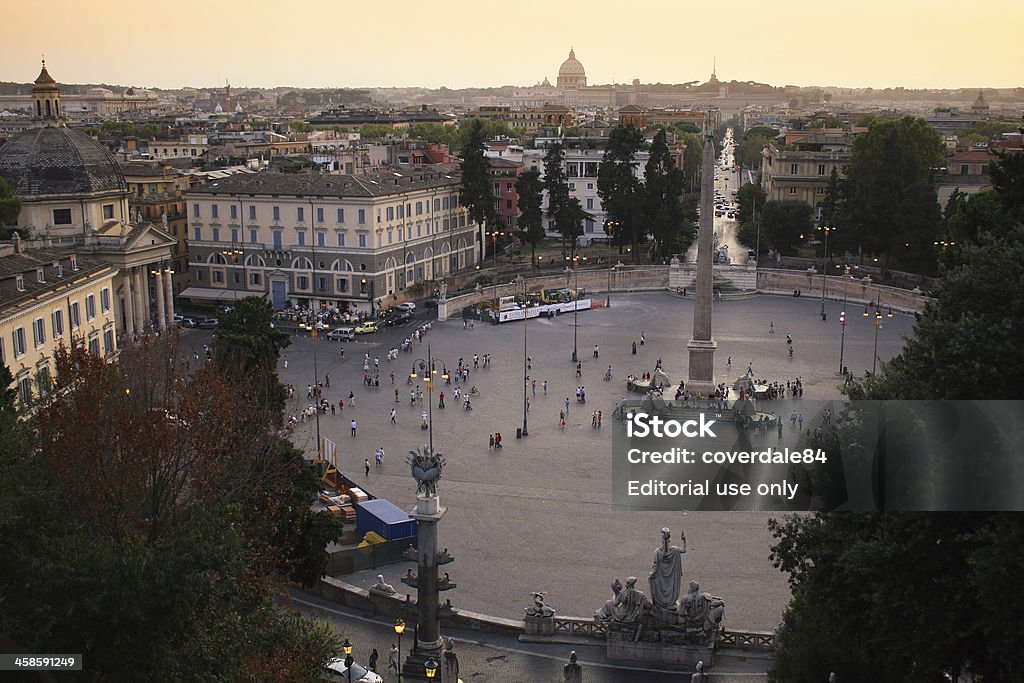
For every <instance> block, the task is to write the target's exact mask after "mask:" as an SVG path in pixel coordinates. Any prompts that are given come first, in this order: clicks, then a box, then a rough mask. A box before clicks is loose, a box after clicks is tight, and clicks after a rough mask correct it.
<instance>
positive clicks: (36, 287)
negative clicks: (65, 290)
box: [0, 249, 110, 316]
mask: <svg viewBox="0 0 1024 683" xmlns="http://www.w3.org/2000/svg"><path fill="white" fill-rule="evenodd" d="M70 256H71V254H70V253H68V252H59V251H50V250H45V249H27V250H25V252H24V253H21V254H18V253H15V254H9V255H7V256H2V257H0V316H6V315H7V314H9V313H11V312H13V309H14V308H15V307H17V306H19V305H20V304H24V303H27V302H30V301H32V300H33V299H36V298H38V297H39V296H40V295H44V294H46V293H47V292H48V291H49V290H55V289H56V288H57V287H58V286H63V285H65V284H67V283H68V282H73V281H75V280H80V279H82V278H84V277H89V276H91V275H94V274H95V273H99V272H101V271H102V270H104V269H106V268H109V267H110V266H109V265H107V264H106V263H103V262H102V261H99V260H96V259H93V258H89V257H87V256H76V261H77V265H78V270H71V267H70V262H69V261H70ZM54 262H60V263H62V264H63V274H62V275H57V271H56V270H55V269H54V267H53V264H54ZM37 268H42V269H43V280H44V282H39V279H38V278H37V277H36V269H37ZM18 274H21V275H22V282H23V283H24V287H25V289H24V291H19V290H18V289H17V288H16V287H15V286H14V284H13V282H14V280H15V276H16V275H18Z"/></svg>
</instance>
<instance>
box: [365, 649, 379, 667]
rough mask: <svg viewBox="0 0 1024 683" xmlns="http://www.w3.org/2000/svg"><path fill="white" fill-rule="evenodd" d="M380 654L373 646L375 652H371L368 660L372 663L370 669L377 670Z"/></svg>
mask: <svg viewBox="0 0 1024 683" xmlns="http://www.w3.org/2000/svg"><path fill="white" fill-rule="evenodd" d="M379 657H380V655H378V654H377V648H373V652H371V653H370V660H369V661H368V662H367V663H368V664H369V665H370V671H372V672H374V673H376V672H377V659H378V658H379Z"/></svg>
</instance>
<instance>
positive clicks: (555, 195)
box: [544, 142, 572, 258]
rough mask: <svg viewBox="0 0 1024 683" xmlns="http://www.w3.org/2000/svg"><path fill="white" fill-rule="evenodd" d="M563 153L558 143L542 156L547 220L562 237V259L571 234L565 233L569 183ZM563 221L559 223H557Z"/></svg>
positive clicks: (569, 197)
mask: <svg viewBox="0 0 1024 683" xmlns="http://www.w3.org/2000/svg"><path fill="white" fill-rule="evenodd" d="M564 163H565V153H564V152H563V150H562V145H561V144H560V143H557V142H556V143H554V144H553V145H551V146H550V147H548V151H547V153H546V154H545V155H544V190H545V191H546V192H547V193H548V209H547V214H548V219H549V220H550V221H551V223H552V224H553V225H554V228H555V230H557V231H558V232H559V233H560V234H561V235H562V258H565V256H566V240H567V239H568V237H569V234H570V233H571V232H572V231H571V228H570V229H569V230H568V231H567V230H566V227H567V226H566V225H565V224H564V221H565V219H566V217H569V204H570V201H569V200H570V199H572V197H571V195H570V194H569V181H568V179H567V178H566V176H565V166H564ZM560 220H561V221H563V223H560V222H559V221H560Z"/></svg>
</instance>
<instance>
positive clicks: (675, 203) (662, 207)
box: [643, 129, 695, 259]
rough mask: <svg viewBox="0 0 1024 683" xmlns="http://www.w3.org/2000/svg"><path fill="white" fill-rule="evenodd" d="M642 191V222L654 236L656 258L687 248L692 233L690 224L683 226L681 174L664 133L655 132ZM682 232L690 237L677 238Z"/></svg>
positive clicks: (660, 131)
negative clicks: (675, 248) (678, 246)
mask: <svg viewBox="0 0 1024 683" xmlns="http://www.w3.org/2000/svg"><path fill="white" fill-rule="evenodd" d="M644 189H645V192H644V202H643V208H644V211H645V216H644V222H645V224H646V225H647V227H648V229H649V230H650V231H651V234H652V235H653V236H654V255H655V258H658V259H663V258H665V257H666V256H668V255H669V253H670V251H671V249H672V248H673V245H676V244H677V243H685V244H686V245H687V246H689V244H690V243H692V242H693V238H694V236H695V232H694V230H693V225H692V224H690V225H689V226H686V225H684V222H683V207H682V203H681V199H682V192H683V173H682V171H681V170H679V169H678V168H676V165H675V159H674V158H673V157H672V154H671V153H670V152H669V149H668V140H667V136H666V134H665V130H664V129H662V130H659V131H658V133H657V134H656V135H655V136H654V140H653V141H652V143H651V156H650V158H649V159H648V160H647V166H646V168H645V170H644ZM687 228H688V230H687ZM683 230H687V232H689V235H679V233H680V232H681V231H683ZM677 237H679V238H681V239H678V240H677Z"/></svg>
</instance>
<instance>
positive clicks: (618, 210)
mask: <svg viewBox="0 0 1024 683" xmlns="http://www.w3.org/2000/svg"><path fill="white" fill-rule="evenodd" d="M642 144H643V133H642V132H641V131H640V130H638V129H637V128H634V127H633V126H625V127H623V126H619V127H617V128H614V129H612V132H611V134H610V135H609V136H608V146H607V148H606V149H605V153H604V157H603V159H602V160H601V164H600V165H599V166H598V171H597V194H598V196H599V197H600V198H601V203H602V205H603V206H604V210H605V212H606V213H607V214H608V218H609V219H610V220H612V221H613V222H614V225H615V226H616V234H615V235H613V241H614V243H616V244H618V245H619V253H622V245H623V244H627V243H628V244H631V245H632V254H633V262H634V263H639V262H640V248H639V247H640V237H641V234H642V233H643V232H644V231H643V229H642V226H641V222H642V219H643V184H642V183H641V182H640V180H639V179H638V178H637V177H636V174H635V173H634V169H633V164H634V157H635V155H636V153H637V152H638V151H639V150H640V147H641V145H642Z"/></svg>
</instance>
